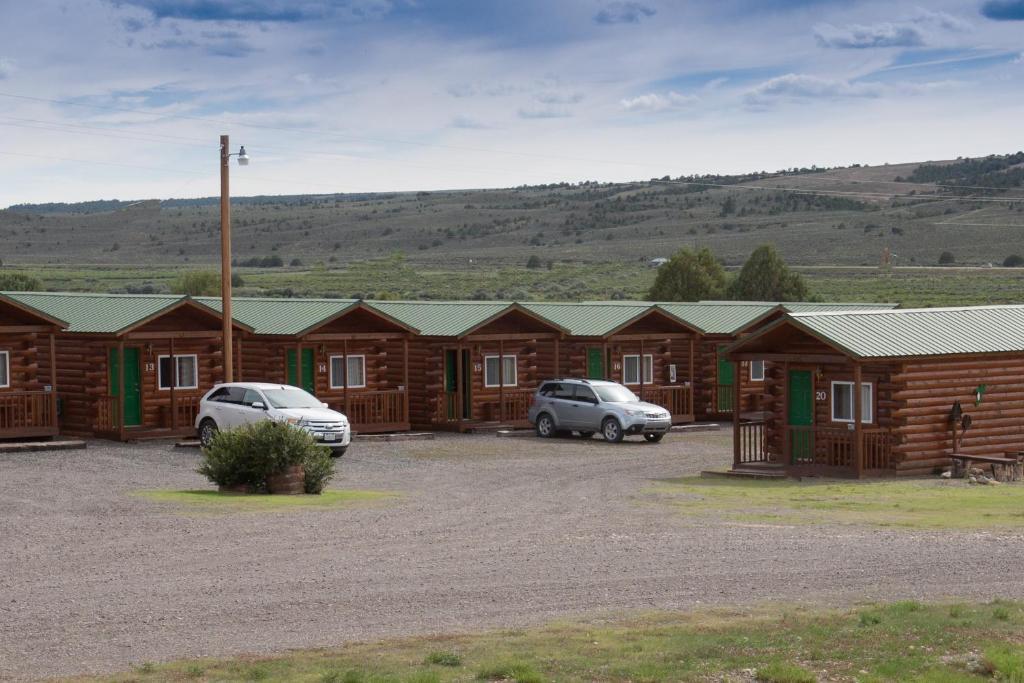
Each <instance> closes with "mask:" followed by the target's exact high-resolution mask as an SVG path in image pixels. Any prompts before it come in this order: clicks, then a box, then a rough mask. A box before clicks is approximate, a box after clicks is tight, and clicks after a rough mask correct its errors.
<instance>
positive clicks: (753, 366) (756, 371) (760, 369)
mask: <svg viewBox="0 0 1024 683" xmlns="http://www.w3.org/2000/svg"><path fill="white" fill-rule="evenodd" d="M750 381H751V382H763V381H764V361H763V360H752V361H750Z"/></svg>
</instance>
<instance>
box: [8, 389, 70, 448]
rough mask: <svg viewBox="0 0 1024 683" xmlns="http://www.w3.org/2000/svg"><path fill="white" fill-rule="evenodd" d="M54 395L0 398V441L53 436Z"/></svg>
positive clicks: (32, 393) (17, 393)
mask: <svg viewBox="0 0 1024 683" xmlns="http://www.w3.org/2000/svg"><path fill="white" fill-rule="evenodd" d="M57 433H58V429H57V394H56V392H54V391H12V392H4V393H2V394H0V439H21V438H28V437H40V436H56V434H57Z"/></svg>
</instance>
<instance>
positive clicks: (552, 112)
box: [519, 107, 572, 119]
mask: <svg viewBox="0 0 1024 683" xmlns="http://www.w3.org/2000/svg"><path fill="white" fill-rule="evenodd" d="M570 116H572V114H571V113H570V112H569V111H567V110H565V109H562V108H559V107H531V108H523V109H520V110H519V118H521V119H565V118H569V117H570Z"/></svg>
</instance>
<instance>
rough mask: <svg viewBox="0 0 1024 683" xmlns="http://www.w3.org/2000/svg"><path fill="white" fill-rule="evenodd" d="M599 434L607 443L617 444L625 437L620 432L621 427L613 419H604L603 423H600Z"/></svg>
mask: <svg viewBox="0 0 1024 683" xmlns="http://www.w3.org/2000/svg"><path fill="white" fill-rule="evenodd" d="M601 434H603V435H604V440H605V441H607V442H609V443H619V442H620V441H622V438H623V437H624V436H625V434H624V433H623V432H622V425H620V424H619V421H618V420H616V419H615V418H614V417H608V418H605V420H604V422H602V423H601Z"/></svg>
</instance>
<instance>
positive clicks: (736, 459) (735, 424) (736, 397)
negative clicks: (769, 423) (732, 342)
mask: <svg viewBox="0 0 1024 683" xmlns="http://www.w3.org/2000/svg"><path fill="white" fill-rule="evenodd" d="M737 365H739V363H737ZM739 465H740V373H739V372H738V371H737V372H734V373H732V467H733V469H736V468H737V467H739Z"/></svg>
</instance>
